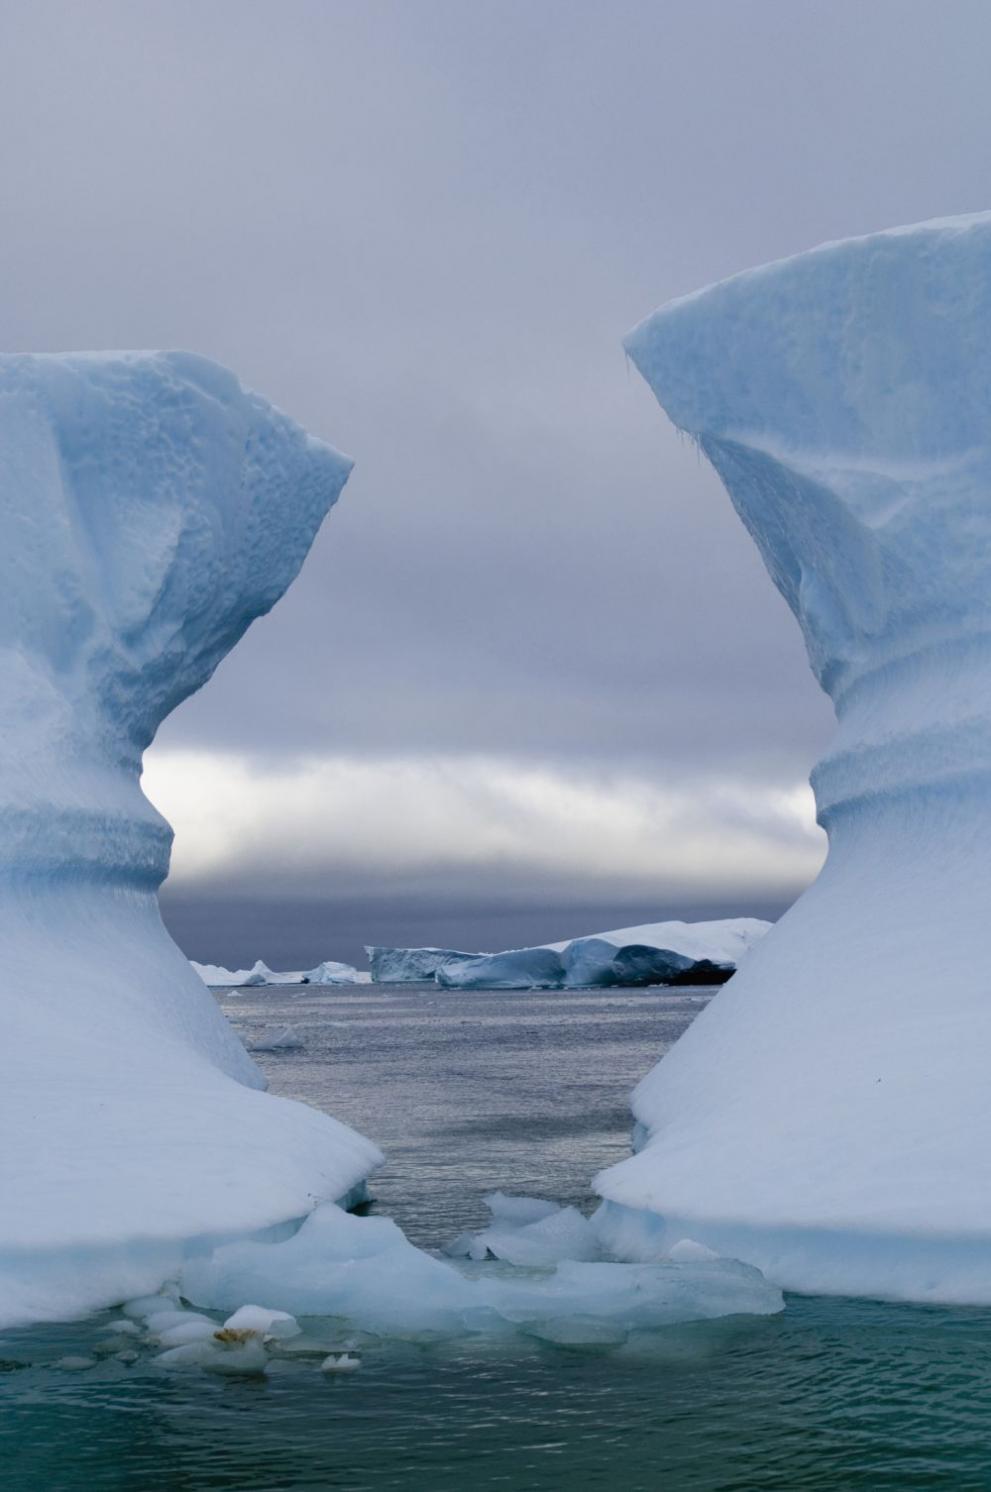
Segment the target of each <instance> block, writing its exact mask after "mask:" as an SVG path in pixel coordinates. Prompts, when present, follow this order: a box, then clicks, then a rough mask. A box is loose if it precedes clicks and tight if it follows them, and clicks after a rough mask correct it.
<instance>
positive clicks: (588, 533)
mask: <svg viewBox="0 0 991 1492" xmlns="http://www.w3.org/2000/svg"><path fill="white" fill-rule="evenodd" d="M989 45H991V6H988V5H987V4H986V3H985V0H925V3H920V0H869V3H866V0H58V3H52V0H0V190H2V210H3V234H2V239H0V253H2V265H3V273H2V276H0V328H2V333H0V335H2V343H3V346H4V348H6V349H15V350H43V351H58V350H63V349H66V348H103V347H185V348H191V349H194V350H196V351H198V352H201V353H204V354H206V355H207V356H210V357H213V358H216V359H218V360H219V361H220V362H223V363H225V364H227V365H229V366H230V367H232V368H233V369H234V370H235V371H236V372H237V373H238V374H239V375H240V377H241V378H242V380H243V381H244V382H245V383H247V384H248V385H250V386H252V387H254V388H257V389H258V390H259V391H260V392H261V393H263V394H265V395H266V396H267V397H268V398H270V399H271V400H273V401H274V402H275V403H277V404H279V405H281V406H282V407H283V408H284V409H286V410H287V411H288V412H290V413H291V414H292V415H294V416H295V417H296V418H297V419H299V420H300V421H301V422H302V423H304V424H305V425H306V426H307V427H308V428H309V429H310V430H312V431H313V432H314V433H316V434H319V435H321V436H323V437H325V438H327V439H328V440H330V441H331V442H333V443H334V444H335V445H337V446H339V447H340V448H341V449H343V450H345V451H347V452H348V454H350V455H352V456H353V457H354V458H355V460H356V463H357V464H356V467H355V470H354V473H353V475H352V478H351V480H350V482H349V483H348V486H347V488H346V489H345V492H344V495H343V497H342V499H341V501H340V503H339V505H338V507H337V508H336V509H335V511H334V512H333V513H332V514H331V516H330V518H329V520H328V522H327V523H326V525H325V526H324V529H323V531H322V533H321V535H320V537H319V538H318V540H317V543H316V545H315V546H314V549H313V552H312V554H311V556H310V558H309V560H308V561H307V564H306V566H305V567H304V570H303V573H302V575H301V576H300V579H299V581H298V582H297V584H296V586H295V587H294V588H293V590H292V591H290V593H289V594H288V595H287V597H286V598H285V599H284V600H283V602H282V603H281V604H280V605H279V607H277V608H276V611H275V612H274V613H273V614H272V616H271V617H269V618H267V619H265V620H264V621H262V622H260V623H257V624H256V625H255V627H254V628H253V629H252V631H251V632H250V633H249V634H248V636H247V637H246V638H245V639H244V641H243V642H242V643H241V645H240V646H239V647H238V649H237V650H236V652H235V654H234V655H232V657H231V658H230V659H228V660H227V661H226V662H225V663H224V664H223V665H222V666H221V668H220V669H219V671H218V673H217V674H216V676H215V678H214V679H213V680H212V682H211V683H210V684H209V685H208V687H207V688H206V689H205V690H204V691H203V692H202V693H201V694H200V695H199V696H197V697H196V698H194V699H193V700H191V701H189V702H188V703H187V704H186V705H184V706H183V707H182V708H181V709H180V710H179V711H178V712H177V713H176V715H175V716H174V717H173V718H172V720H171V721H169V722H168V723H167V724H166V726H165V727H164V728H163V730H162V732H161V735H160V739H159V742H158V744H157V745H156V746H155V748H154V749H153V751H152V753H150V756H149V763H148V772H147V776H146V784H147V788H148V791H149V793H150V795H151V796H152V797H153V798H154V799H155V801H156V802H157V803H158V804H159V806H160V807H162V808H163V809H164V811H165V812H166V813H167V814H168V815H169V816H170V817H171V818H172V820H173V822H174V823H175V825H176V829H177V843H176V851H175V860H174V872H173V877H172V880H171V882H170V886H169V888H168V905H169V906H170V908H171V911H170V916H171V917H172V919H173V925H174V926H175V927H176V928H177V930H178V932H179V935H180V937H181V938H183V939H184V941H185V942H186V944H187V946H188V947H189V948H190V951H192V952H194V953H196V954H198V955H199V956H211V955H212V956H214V957H217V958H222V959H223V958H235V957H239V956H245V957H246V956H249V955H250V956H253V955H254V954H261V955H263V956H266V957H269V958H270V961H271V960H275V959H277V958H279V957H280V956H281V957H282V958H283V959H285V958H288V957H290V955H291V954H292V952H293V951H294V950H295V949H296V948H297V945H298V952H299V957H300V958H301V959H302V958H308V956H309V955H310V954H311V953H312V954H313V956H314V957H316V956H317V955H318V954H319V955H320V956H334V955H335V954H341V953H344V954H345V955H347V954H352V955H353V954H355V953H356V952H357V951H358V947H359V945H360V943H361V942H362V941H363V940H365V939H372V940H376V941H382V940H385V941H393V940H395V941H407V940H414V941H431V942H432V941H440V942H462V943H463V942H473V943H474V944H475V945H476V946H485V945H486V944H489V945H492V944H495V945H497V946H498V945H499V944H503V945H504V944H505V943H506V942H514V941H526V940H528V939H531V938H532V939H537V940H541V941H542V940H543V939H544V938H547V939H550V938H554V937H560V936H566V935H568V934H570V933H574V932H580V931H592V930H595V929H596V927H598V926H600V925H605V926H608V925H610V923H611V924H612V925H616V924H617V923H619V922H621V921H623V920H634V914H635V915H636V916H638V917H639V916H642V915H647V914H648V913H650V912H652V911H654V912H656V914H657V915H660V914H661V913H663V912H668V911H673V912H677V911H679V910H689V911H698V912H701V911H704V910H706V909H708V908H713V909H717V910H720V911H725V910H731V909H737V908H738V909H739V910H741V911H749V910H760V909H762V908H764V907H768V908H772V909H773V908H775V907H780V906H782V905H784V904H786V903H787V902H788V900H789V899H790V898H791V897H792V896H793V895H794V894H795V892H796V891H797V890H798V889H799V888H800V887H801V885H802V884H803V883H804V882H805V881H806V880H807V879H808V878H809V877H810V876H811V875H813V874H814V872H815V868H816V866H817V864H818V862H819V859H820V857H821V852H822V847H821V843H820V840H819V837H818V831H816V830H815V829H814V826H813V825H812V823H811V807H810V804H811V799H810V796H809V794H808V793H807V791H806V790H803V787H802V784H803V782H804V780H805V778H806V777H807V774H808V771H809V768H810V766H811V764H812V762H813V761H814V759H815V757H816V755H817V754H818V752H819V751H820V750H821V749H822V747H823V746H824V744H825V742H826V741H827V740H828V737H829V732H830V729H831V715H830V711H829V709H828V706H827V705H826V703H825V701H824V700H823V699H822V698H821V697H820V696H819V694H818V691H817V689H816V687H815V685H814V683H813V681H812V679H811V676H810V675H809V673H808V670H807V666H806V663H805V658H804V653H803V650H802V645H801V641H800V638H799V634H798V629H797V627H796V626H795V624H794V622H793V621H792V619H791V617H790V616H789V614H788V612H787V610H786V608H785V606H784V603H783V602H782V601H781V599H780V598H779V597H778V596H777V594H776V593H775V592H774V590H773V588H772V586H771V584H770V582H769V580H768V579H767V577H766V575H765V574H764V572H763V570H762V568H761V566H760V563H759V561H758V559H757V555H756V551H755V550H754V549H753V546H752V545H751V543H750V541H749V539H748V538H747V537H746V535H745V534H744V532H743V529H742V527H741V526H740V525H739V523H738V521H737V519H736V518H735V516H734V514H733V512H732V510H731V508H730V505H729V501H728V499H727V498H726V496H725V494H724V493H723V491H722V489H721V488H720V486H719V484H718V482H717V480H716V479H715V477H714V476H713V474H712V472H711V471H710V470H709V469H708V468H707V467H706V466H704V465H703V464H701V463H700V461H699V459H698V458H697V456H696V454H695V452H694V450H693V448H692V447H691V446H690V445H689V444H687V443H685V442H684V441H682V440H680V439H679V438H678V437H677V436H676V434H675V433H674V431H673V430H672V429H671V427H670V426H669V425H668V424H667V422H666V420H665V418H664V416H663V415H662V414H661V412H660V410H659V409H658V408H657V406H656V404H655V403H654V401H653V399H652V397H651V395H650V394H649V392H648V390H647V388H646V386H645V385H644V384H643V383H642V382H641V381H640V379H639V377H638V376H637V375H636V373H635V372H634V371H633V370H632V368H630V367H628V365H627V364H626V361H625V359H624V356H623V352H622V347H621V339H622V337H623V335H624V333H625V332H626V331H627V330H628V329H629V328H630V327H631V326H632V325H633V324H634V323H635V322H637V321H638V320H640V319H641V318H642V317H643V316H644V315H645V314H646V313H647V312H649V311H650V310H652V309H653V308H654V307H655V306H657V305H659V304H660V303H661V302H663V301H664V300H666V299H668V298H670V297H672V296H675V295H679V294H682V293H684V292H686V291H689V290H692V289H695V288H697V287H698V286H700V285H703V284H705V283H706V282H708V281H711V280H713V279H717V278H719V277H721V276H724V275H726V274H729V273H732V272H733V271H735V270H738V269H742V268H745V267H747V266H749V265H751V264H755V263H758V262H760V261H762V260H767V259H771V258H778V257H780V256H782V255H785V254H790V253H794V252H796V251H799V250H801V249H805V248H808V247H811V246H812V245H814V244H816V243H819V242H821V241H822V240H824V239H830V238H837V237H844V236H847V235H849V234H856V233H862V232H865V231H869V230H871V229H875V228H881V227H885V226H888V225H891V224H894V223H899V222H911V221H915V220H918V219H923V218H927V217H932V216H937V215H943V214H948V213H955V212H962V211H973V210H977V209H980V208H985V207H988V206H989V205H991V189H989V185H988V177H989V173H991V90H989V89H988V82H987V79H988V56H989ZM253 902H261V903H263V904H264V907H263V911H264V917H262V912H261V911H259V910H258V909H256V910H255V911H254V912H252V911H250V910H249V912H248V913H245V911H244V908H245V907H246V906H247V907H248V908H249V909H250V908H251V905H252V903H253ZM290 905H291V906H292V907H294V908H295V909H296V910H295V911H294V912H293V913H292V915H290V913H289V911H288V910H287V908H288V907H289V906H290ZM301 906H302V907H304V908H306V909H307V910H306V913H305V915H301V914H300V912H299V908H300V907H301ZM627 913H629V915H628V916H627V915H626V914H627ZM589 919H592V925H591V926H590V925H589ZM280 929H281V931H280ZM263 933H264V936H265V938H267V940H268V941H267V942H266V945H265V946H264V947H256V946H255V943H256V942H257V939H258V938H259V937H261V936H262V934H263ZM249 945H250V946H249Z"/></svg>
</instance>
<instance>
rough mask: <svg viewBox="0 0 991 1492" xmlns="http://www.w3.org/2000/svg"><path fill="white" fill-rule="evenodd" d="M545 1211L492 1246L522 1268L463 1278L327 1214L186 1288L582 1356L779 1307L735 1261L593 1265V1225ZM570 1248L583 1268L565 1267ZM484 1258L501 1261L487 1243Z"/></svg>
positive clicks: (390, 1236)
mask: <svg viewBox="0 0 991 1492" xmlns="http://www.w3.org/2000/svg"><path fill="white" fill-rule="evenodd" d="M545 1205H547V1204H545ZM550 1205H551V1210H550V1211H549V1212H545V1214H544V1216H543V1218H533V1219H532V1220H529V1221H526V1222H516V1223H515V1224H514V1223H512V1222H510V1221H509V1220H508V1217H507V1215H506V1213H505V1212H503V1220H502V1223H501V1225H500V1226H499V1227H498V1228H497V1229H496V1233H495V1239H496V1245H497V1247H498V1248H499V1249H500V1250H501V1251H502V1257H503V1258H504V1259H506V1260H508V1258H509V1255H510V1254H514V1255H515V1256H516V1257H517V1258H519V1259H520V1260H521V1261H522V1262H524V1263H525V1264H526V1265H527V1266H528V1267H526V1268H523V1269H509V1266H508V1263H502V1264H494V1265H491V1266H486V1265H479V1264H471V1263H468V1262H466V1265H465V1269H467V1270H469V1271H475V1272H474V1273H465V1269H462V1268H458V1267H455V1265H454V1264H453V1263H452V1262H450V1261H448V1260H444V1259H440V1258H437V1257H435V1256H434V1255H432V1254H427V1253H424V1252H423V1251H422V1250H421V1249H418V1248H415V1247H414V1246H413V1245H412V1244H411V1243H410V1242H409V1240H408V1239H407V1238H406V1237H405V1235H404V1234H403V1233H402V1231H401V1230H400V1229H399V1228H398V1227H397V1226H396V1224H395V1223H394V1222H392V1221H391V1220H390V1219H388V1218H380V1217H362V1218H359V1217H355V1216H352V1215H351V1214H349V1213H346V1212H344V1211H343V1210H342V1209H341V1208H339V1207H334V1206H322V1207H319V1208H317V1209H316V1211H314V1212H312V1213H311V1214H310V1215H309V1217H308V1218H307V1219H306V1220H305V1221H304V1222H303V1224H302V1226H301V1227H300V1228H299V1230H298V1231H297V1232H296V1233H295V1234H293V1236H292V1237H291V1238H287V1239H285V1240H283V1241H282V1242H277V1243H250V1242H248V1243H231V1244H227V1245H221V1246H220V1247H218V1248H217V1249H215V1250H213V1251H212V1253H210V1254H209V1255H203V1254H200V1255H198V1256H196V1257H193V1258H190V1259H189V1260H188V1261H187V1262H186V1264H185V1265H184V1267H183V1269H182V1272H181V1276H180V1283H181V1289H182V1292H183V1294H184V1295H185V1296H186V1297H188V1298H189V1299H190V1300H192V1301H195V1302H196V1304H197V1305H199V1306H201V1307H203V1308H204V1309H211V1310H229V1309H231V1308H232V1306H233V1304H234V1302H235V1301H238V1300H245V1299H254V1300H264V1301H266V1302H267V1304H268V1306H269V1307H277V1308H278V1309H280V1310H283V1311H287V1312H289V1313H290V1314H291V1315H293V1316H300V1315H305V1316H334V1317H340V1318H343V1319H344V1320H346V1321H347V1322H349V1323H351V1324H352V1325H353V1326H356V1327H357V1328H359V1329H360V1330H362V1331H365V1332H370V1333H374V1334H376V1335H380V1336H411V1337H416V1336H419V1335H423V1334H426V1335H427V1336H436V1335H445V1336H460V1335H464V1334H475V1333H493V1332H496V1333H506V1332H511V1331H517V1330H520V1331H525V1332H527V1333H530V1334H536V1335H544V1334H548V1333H549V1334H550V1338H551V1339H552V1340H558V1339H563V1338H562V1337H561V1333H564V1336H565V1337H566V1338H567V1340H569V1341H571V1342H574V1343H576V1344H577V1343H579V1342H581V1341H583V1340H585V1341H589V1342H593V1341H599V1340H601V1336H602V1330H603V1328H604V1327H608V1328H609V1330H610V1331H611V1333H612V1335H613V1339H614V1340H622V1339H623V1338H624V1336H625V1335H626V1334H628V1333H630V1332H637V1331H643V1330H650V1329H652V1328H656V1327H660V1326H665V1325H670V1324H673V1323H676V1322H685V1321H695V1320H706V1319H711V1318H714V1317H718V1316H724V1315H738V1314H757V1315H767V1314H772V1313H774V1312H776V1311H779V1310H781V1309H782V1307H783V1301H782V1297H781V1293H780V1291H779V1290H777V1289H776V1288H775V1287H774V1286H773V1285H770V1284H769V1283H768V1282H767V1281H766V1280H765V1279H764V1278H763V1276H762V1275H761V1274H760V1272H759V1271H758V1270H756V1269H753V1268H751V1267H750V1266H749V1265H746V1264H741V1263H738V1262H737V1261H735V1260H732V1259H725V1258H715V1257H712V1256H711V1255H708V1254H707V1253H706V1254H705V1255H704V1256H702V1257H684V1256H682V1257H675V1258H671V1257H668V1258H658V1259H655V1260H651V1261H648V1262H643V1261H639V1262H633V1263H627V1262H617V1261H616V1260H615V1259H606V1258H598V1259H596V1258H591V1259H590V1258H589V1257H588V1255H589V1254H590V1253H591V1252H592V1250H593V1248H594V1250H595V1254H597V1255H598V1254H602V1253H603V1250H602V1249H601V1247H600V1245H599V1244H598V1242H597V1241H596V1240H595V1234H594V1223H593V1222H592V1221H590V1220H588V1219H585V1218H582V1217H581V1214H580V1213H576V1209H574V1208H558V1207H556V1206H553V1204H550ZM573 1215H574V1216H573ZM496 1216H497V1213H496V1212H494V1218H493V1221H494V1223H495V1221H496ZM575 1217H578V1218H580V1219H581V1222H582V1224H584V1227H583V1228H581V1229H579V1228H578V1227H577V1226H576V1223H575ZM556 1219H558V1220H560V1221H558V1222H557V1224H556V1227H557V1230H558V1231H555V1220H556ZM485 1231H488V1230H485ZM480 1236H484V1234H483V1235H480ZM573 1249H577V1250H579V1251H581V1252H582V1254H583V1256H584V1257H582V1258H580V1259H575V1258H573V1257H571V1258H569V1257H568V1254H569V1252H570V1251H572V1250H573ZM488 1253H494V1250H492V1249H491V1248H490V1247H489V1245H488V1244H487V1245H486V1254H488ZM507 1269H508V1271H509V1272H507Z"/></svg>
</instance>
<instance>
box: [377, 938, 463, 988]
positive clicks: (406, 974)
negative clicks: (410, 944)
mask: <svg viewBox="0 0 991 1492" xmlns="http://www.w3.org/2000/svg"><path fill="white" fill-rule="evenodd" d="M365 952H366V953H367V954H368V962H369V965H370V967H371V971H372V981H373V983H375V984H433V983H434V976H435V974H436V973H437V970H438V969H439V968H440V966H441V964H443V963H446V962H447V961H448V960H449V959H457V958H475V957H476V955H475V954H473V953H459V952H458V951H457V949H454V948H376V947H374V946H372V945H368V946H366V948H365Z"/></svg>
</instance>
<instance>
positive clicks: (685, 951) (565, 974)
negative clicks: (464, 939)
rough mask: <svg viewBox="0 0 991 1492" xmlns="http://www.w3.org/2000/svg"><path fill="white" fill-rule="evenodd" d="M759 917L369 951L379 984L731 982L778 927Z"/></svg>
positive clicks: (501, 986) (545, 985)
mask: <svg viewBox="0 0 991 1492" xmlns="http://www.w3.org/2000/svg"><path fill="white" fill-rule="evenodd" d="M770 925H771V924H770V923H769V922H763V921H761V920H760V919H759V918H757V917H735V918H729V919H724V920H722V921H714V922H652V923H647V924H644V925H643V926H641V927H622V928H619V929H618V930H617V931H615V932H604V933H594V934H592V935H591V936H589V937H584V938H572V939H571V940H570V941H568V942H564V943H544V944H541V945H540V946H539V947H536V948H513V949H507V950H506V951H505V952H503V953H453V952H450V951H447V950H444V949H441V948H369V949H368V950H367V951H368V954H369V958H370V960H371V966H372V979H373V980H375V981H376V982H379V983H393V982H403V983H413V984H415V983H424V982H426V981H428V980H429V981H432V982H434V983H436V984H439V985H441V986H442V987H444V988H446V989H491V990H498V989H588V988H592V987H609V986H616V985H648V984H724V983H725V982H726V980H727V979H729V978H730V976H731V975H732V974H733V973H734V972H735V971H736V968H737V965H738V964H739V962H740V960H741V959H742V958H743V957H744V956H745V954H746V953H748V952H749V950H750V949H751V948H752V947H753V945H754V944H755V943H756V942H757V941H758V939H760V938H762V937H763V936H764V934H765V933H766V932H767V930H768V928H769V927H770Z"/></svg>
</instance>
